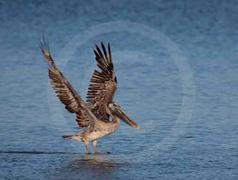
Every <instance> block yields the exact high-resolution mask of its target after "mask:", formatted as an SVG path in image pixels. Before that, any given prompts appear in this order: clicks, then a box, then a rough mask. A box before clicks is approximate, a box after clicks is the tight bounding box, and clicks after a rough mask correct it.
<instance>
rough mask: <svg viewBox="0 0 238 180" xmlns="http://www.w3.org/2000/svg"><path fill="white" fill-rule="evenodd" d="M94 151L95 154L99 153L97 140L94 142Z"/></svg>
mask: <svg viewBox="0 0 238 180" xmlns="http://www.w3.org/2000/svg"><path fill="white" fill-rule="evenodd" d="M93 151H94V153H96V152H97V140H94V141H93Z"/></svg>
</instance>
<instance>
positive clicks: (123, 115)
mask: <svg viewBox="0 0 238 180" xmlns="http://www.w3.org/2000/svg"><path fill="white" fill-rule="evenodd" d="M114 112H115V114H116V116H117V117H118V118H120V119H121V120H123V121H124V122H125V123H126V124H128V125H130V126H131V127H133V128H137V129H140V126H139V125H138V124H137V123H136V122H135V121H133V120H131V118H129V117H128V116H127V115H126V113H125V112H124V111H123V110H122V108H121V107H119V106H117V107H116V108H115V110H114Z"/></svg>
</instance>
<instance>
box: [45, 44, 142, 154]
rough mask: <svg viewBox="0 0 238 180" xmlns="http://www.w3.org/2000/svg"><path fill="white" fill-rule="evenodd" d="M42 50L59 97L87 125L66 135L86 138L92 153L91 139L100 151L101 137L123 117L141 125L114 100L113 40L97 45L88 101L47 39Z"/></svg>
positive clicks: (115, 127) (130, 122) (82, 139)
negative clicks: (59, 63) (56, 58)
mask: <svg viewBox="0 0 238 180" xmlns="http://www.w3.org/2000/svg"><path fill="white" fill-rule="evenodd" d="M41 51H42V53H43V55H44V57H45V59H46V62H47V63H48V65H49V68H48V74H49V78H50V80H51V81H50V83H51V85H52V87H53V89H54V90H55V92H56V94H57V97H58V98H59V100H60V101H61V102H62V103H63V104H64V105H65V108H66V109H67V110H68V111H69V112H71V113H75V115H76V121H77V123H78V126H79V128H82V129H83V130H82V131H80V132H79V133H77V134H74V135H65V136H63V138H65V139H74V140H78V141H82V142H83V143H85V145H86V150H87V153H90V142H92V143H93V147H94V153H96V146H97V140H98V139H99V138H102V137H104V136H106V135H109V134H111V133H113V132H115V131H116V130H117V129H118V128H119V125H120V120H123V121H124V122H125V123H127V124H128V125H130V126H132V127H134V128H140V127H139V125H137V124H136V122H134V121H133V120H131V119H130V118H129V117H128V116H127V115H126V113H125V112H124V111H123V110H122V108H121V107H120V105H119V104H117V103H115V102H114V101H113V96H114V94H115V92H116V89H117V78H116V74H115V71H114V67H113V63H112V54H111V48H110V44H108V45H107V49H106V47H105V46H104V44H103V43H101V49H100V48H99V47H98V46H97V45H96V48H95V49H94V54H95V57H96V62H97V66H98V70H97V69H95V70H94V72H93V75H92V78H91V81H90V85H89V88H88V93H87V99H86V101H84V100H83V99H82V98H81V97H80V95H79V94H78V92H77V91H76V90H75V89H74V87H73V86H72V85H71V84H70V82H69V81H68V80H67V79H66V77H65V76H64V75H63V73H62V72H61V71H60V69H59V68H58V67H57V66H56V64H55V62H54V59H53V58H52V55H51V53H50V50H49V47H48V44H47V43H46V41H45V40H44V39H43V40H42V42H41Z"/></svg>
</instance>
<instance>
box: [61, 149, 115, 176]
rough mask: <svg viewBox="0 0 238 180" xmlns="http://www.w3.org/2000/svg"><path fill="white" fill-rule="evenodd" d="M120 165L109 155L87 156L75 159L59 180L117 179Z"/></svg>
mask: <svg viewBox="0 0 238 180" xmlns="http://www.w3.org/2000/svg"><path fill="white" fill-rule="evenodd" d="M118 165H119V164H118V163H117V162H116V161H115V159H114V158H112V157H111V156H109V155H108V154H87V155H82V156H79V157H74V158H73V159H72V160H71V162H70V163H69V164H68V165H67V166H66V167H65V168H63V169H61V170H60V176H59V178H63V179H65V178H67V179H91V178H96V179H111V178H110V177H115V173H116V171H117V169H118Z"/></svg>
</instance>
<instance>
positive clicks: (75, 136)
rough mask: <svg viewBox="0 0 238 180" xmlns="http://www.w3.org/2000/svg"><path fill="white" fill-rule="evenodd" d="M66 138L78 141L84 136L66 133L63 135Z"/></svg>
mask: <svg viewBox="0 0 238 180" xmlns="http://www.w3.org/2000/svg"><path fill="white" fill-rule="evenodd" d="M62 137H63V138H64V139H73V140H77V141H81V139H82V137H81V135H80V134H75V135H64V136H62Z"/></svg>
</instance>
